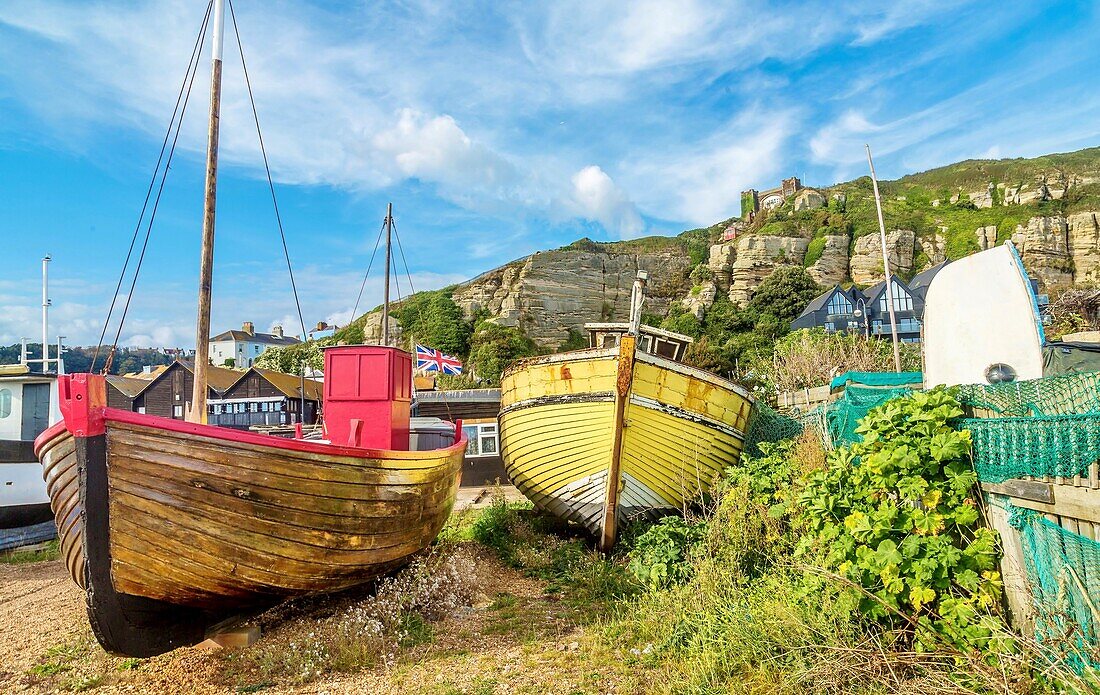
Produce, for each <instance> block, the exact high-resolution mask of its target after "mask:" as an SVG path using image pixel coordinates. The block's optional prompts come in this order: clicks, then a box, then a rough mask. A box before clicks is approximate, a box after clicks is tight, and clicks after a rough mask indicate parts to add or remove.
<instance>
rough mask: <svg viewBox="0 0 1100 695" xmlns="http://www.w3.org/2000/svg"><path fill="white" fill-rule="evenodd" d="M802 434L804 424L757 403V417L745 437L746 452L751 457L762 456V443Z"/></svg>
mask: <svg viewBox="0 0 1100 695" xmlns="http://www.w3.org/2000/svg"><path fill="white" fill-rule="evenodd" d="M800 434H802V423H801V422H799V421H798V420H796V419H794V418H790V417H787V416H786V415H782V414H780V413H777V412H776V411H774V410H772V409H771V408H769V407H768V406H766V405H764V404H763V403H761V402H759V401H757V403H756V415H755V416H754V417H753V419H752V423H751V424H750V425H749V432H748V436H747V437H745V451H746V452H747V453H748V454H749V455H750V456H759V455H760V444H761V443H762V442H778V441H782V440H784V439H790V438H792V437H797V436H798V435H800Z"/></svg>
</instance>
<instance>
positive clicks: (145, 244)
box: [103, 2, 213, 374]
mask: <svg viewBox="0 0 1100 695" xmlns="http://www.w3.org/2000/svg"><path fill="white" fill-rule="evenodd" d="M212 6H213V3H212V2H211V3H210V4H208V5H207V16H206V17H205V18H204V19H203V23H202V27H201V29H200V32H199V42H198V43H199V46H200V47H201V45H202V44H203V43H205V40H206V30H207V28H208V26H209V16H210V8H211V7H212ZM200 53H201V51H200ZM198 62H199V61H198V59H197V58H196V59H195V61H194V69H193V70H192V71H191V79H190V81H189V82H188V83H187V91H186V93H185V94H184V97H183V107H182V109H181V110H180V117H179V120H178V121H176V124H175V127H176V133H175V135H173V136H172V146H171V148H169V150H168V159H167V161H165V163H164V170H163V171H162V172H161V177H160V185H159V186H158V187H157V197H156V198H155V199H154V200H153V209H152V211H151V212H150V213H149V223H148V224H147V225H146V227H145V239H144V240H143V241H142V244H141V253H140V254H139V255H138V260H137V265H135V266H134V277H133V279H132V280H131V281H130V289H129V291H128V292H127V293H126V302H125V304H123V306H122V316H121V317H120V318H119V322H118V330H117V331H115V338H114V341H112V343H111V351H110V352H109V353H108V354H107V358H106V361H105V362H104V364H103V373H104V374H107V373H108V372H110V369H111V362H112V361H113V360H114V357H115V352H116V351H117V350H118V341H119V338H120V337H121V336H122V327H123V326H124V325H125V324H126V316H127V315H128V314H129V312H130V301H131V300H132V299H133V297H134V289H135V288H136V287H137V281H138V276H139V275H140V274H141V266H142V263H143V262H144V261H145V252H146V250H147V249H148V248H149V237H150V235H151V234H152V232H153V221H154V220H155V219H156V216H157V210H158V209H160V198H161V195H163V194H164V184H165V182H166V181H167V180H168V171H169V170H170V169H171V168H172V159H173V158H174V157H175V154H176V144H177V143H178V142H179V137H180V132H181V130H182V128H183V117H184V115H185V114H186V113H187V105H188V104H189V103H190V102H191V89H192V88H193V87H194V86H195V76H196V75H197V74H198ZM169 128H171V127H169ZM139 224H140V223H139ZM116 297H117V293H116Z"/></svg>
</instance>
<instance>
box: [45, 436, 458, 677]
mask: <svg viewBox="0 0 1100 695" xmlns="http://www.w3.org/2000/svg"><path fill="white" fill-rule="evenodd" d="M420 453H422V454H423V457H422V458H421V459H418V460H413V461H410V460H408V458H405V459H403V460H400V461H396V462H394V464H393V465H392V466H391V465H387V461H386V460H385V459H356V458H352V457H348V456H325V455H323V454H318V453H312V452H301V451H289V450H285V449H280V448H278V447H275V446H273V447H262V446H257V445H255V444H252V443H247V442H231V441H223V440H220V439H214V438H208V437H203V436H199V435H194V434H186V433H179V432H167V431H161V430H157V429H154V428H148V427H142V426H140V425H134V424H130V423H120V422H108V425H107V432H106V434H105V435H100V436H97V437H85V438H74V437H73V436H72V435H71V434H69V433H68V432H66V431H62V432H60V433H59V434H58V435H57V436H56V437H54V438H53V439H52V440H50V441H48V442H46V443H45V444H44V445H43V446H42V447H41V450H40V452H39V455H40V458H41V460H42V464H43V474H44V476H45V478H46V482H47V490H48V492H49V494H50V499H51V503H52V505H53V509H54V514H55V518H56V521H57V524H58V533H59V538H60V543H61V554H62V557H63V559H64V560H65V563H66V566H67V567H68V569H69V572H70V574H71V575H72V577H73V580H74V581H75V582H76V583H77V584H78V585H80V586H81V587H82V588H84V589H85V590H86V594H87V602H88V615H89V620H90V622H91V623H92V627H93V630H94V632H95V633H96V637H97V638H98V639H99V641H100V643H101V644H102V645H103V646H104V648H106V649H107V650H108V651H111V652H114V653H119V654H125V655H129V656H151V655H153V654H159V653H163V652H165V651H169V650H171V649H175V648H177V647H180V646H185V645H188V644H194V643H196V642H198V641H201V640H202V639H204V638H205V636H206V631H207V629H209V628H210V627H211V626H212V625H214V624H216V623H217V622H219V621H221V620H223V619H225V618H226V617H230V616H232V615H234V614H237V613H247V612H249V611H255V610H259V609H262V608H264V607H266V606H269V605H272V604H274V603H277V602H278V601H280V600H283V599H285V598H289V597H293V596H300V595H304V594H312V593H322V592H329V591H336V590H339V589H343V588H347V587H349V586H354V585H356V584H360V583H363V582H365V581H368V580H370V579H372V578H374V577H377V576H379V575H381V574H384V573H386V572H389V571H391V570H393V569H395V568H397V567H400V566H401V565H402V564H404V563H405V562H407V561H408V559H409V557H410V556H411V555H413V554H415V553H416V552H418V551H420V550H422V549H424V548H425V547H427V546H428V545H429V544H430V543H431V542H432V540H433V539H434V538H435V537H436V535H437V534H438V533H439V530H440V529H441V528H442V526H443V524H444V523H445V522H446V519H447V517H448V515H449V514H450V511H451V508H452V507H453V505H454V500H455V494H456V491H457V487H458V476H459V474H460V472H461V467H462V460H463V451H462V449H461V448H457V449H454V448H453V449H452V450H438V451H426V452H420ZM85 523H87V527H86V526H85Z"/></svg>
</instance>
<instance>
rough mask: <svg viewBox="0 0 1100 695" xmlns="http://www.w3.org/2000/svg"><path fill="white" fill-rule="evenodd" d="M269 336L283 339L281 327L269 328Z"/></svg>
mask: <svg viewBox="0 0 1100 695" xmlns="http://www.w3.org/2000/svg"><path fill="white" fill-rule="evenodd" d="M271 334H272V335H273V336H275V337H276V338H282V337H283V327H282V326H272V327H271Z"/></svg>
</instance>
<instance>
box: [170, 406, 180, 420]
mask: <svg viewBox="0 0 1100 695" xmlns="http://www.w3.org/2000/svg"><path fill="white" fill-rule="evenodd" d="M172 417H174V418H182V417H183V406H182V405H174V406H172Z"/></svg>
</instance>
